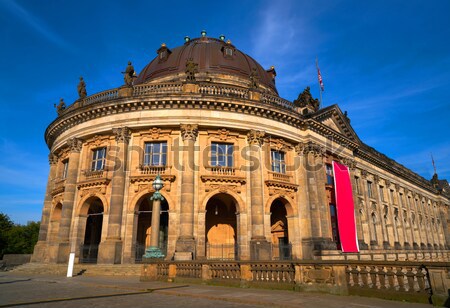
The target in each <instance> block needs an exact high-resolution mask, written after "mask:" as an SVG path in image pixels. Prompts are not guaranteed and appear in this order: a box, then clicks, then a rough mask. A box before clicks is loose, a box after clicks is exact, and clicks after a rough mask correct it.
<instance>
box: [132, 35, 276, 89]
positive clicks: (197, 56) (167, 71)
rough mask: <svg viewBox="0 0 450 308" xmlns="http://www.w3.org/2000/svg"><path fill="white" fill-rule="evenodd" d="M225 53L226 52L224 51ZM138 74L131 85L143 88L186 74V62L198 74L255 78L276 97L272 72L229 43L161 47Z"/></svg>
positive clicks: (211, 41)
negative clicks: (153, 82)
mask: <svg viewBox="0 0 450 308" xmlns="http://www.w3.org/2000/svg"><path fill="white" fill-rule="evenodd" d="M227 49H229V50H227ZM230 50H231V51H230ZM157 53H158V56H157V57H156V58H155V59H153V60H152V61H151V62H150V63H149V64H148V65H147V66H146V67H145V68H144V69H143V70H142V71H141V72H140V74H139V76H138V77H137V79H136V80H135V82H134V84H135V85H136V84H143V83H146V82H149V81H151V80H153V79H155V78H161V77H166V76H169V75H174V74H178V73H184V72H185V70H186V61H188V60H189V59H192V61H193V62H195V63H197V64H198V72H199V73H205V72H207V73H217V74H227V75H235V76H238V77H243V78H247V79H249V80H250V75H251V74H252V73H253V75H255V74H256V76H257V79H259V83H260V84H261V85H264V86H265V87H267V88H269V89H271V90H272V91H274V92H275V93H277V94H278V92H277V90H276V87H275V79H274V78H275V70H274V69H273V67H272V68H271V69H270V70H267V71H266V70H265V69H264V68H262V66H261V65H260V64H259V63H258V62H256V61H255V60H254V59H253V58H251V57H250V56H248V55H246V54H245V53H243V52H241V51H240V50H238V49H236V48H235V47H234V46H233V45H232V44H231V43H230V42H229V41H228V42H225V41H223V40H218V39H215V38H210V37H201V38H196V39H192V40H188V41H187V42H186V43H185V44H184V45H183V46H179V47H176V48H174V49H168V48H167V47H166V46H165V45H164V44H163V45H162V46H161V48H159V49H158V51H157Z"/></svg>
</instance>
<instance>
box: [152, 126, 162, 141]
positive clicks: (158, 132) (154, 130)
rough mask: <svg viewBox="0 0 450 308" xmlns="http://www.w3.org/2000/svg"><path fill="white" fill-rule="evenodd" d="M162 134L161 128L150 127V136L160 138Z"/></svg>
mask: <svg viewBox="0 0 450 308" xmlns="http://www.w3.org/2000/svg"><path fill="white" fill-rule="evenodd" d="M160 135H161V128H159V127H153V128H151V129H150V137H151V138H152V139H159V136H160Z"/></svg>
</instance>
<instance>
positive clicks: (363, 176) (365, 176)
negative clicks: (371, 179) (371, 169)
mask: <svg viewBox="0 0 450 308" xmlns="http://www.w3.org/2000/svg"><path fill="white" fill-rule="evenodd" d="M367 175H368V173H367V170H361V177H362V178H363V179H366V178H367Z"/></svg>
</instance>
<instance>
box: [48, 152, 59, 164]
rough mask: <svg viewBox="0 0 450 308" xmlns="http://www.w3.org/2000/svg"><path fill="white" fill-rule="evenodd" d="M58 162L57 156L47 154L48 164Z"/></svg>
mask: <svg viewBox="0 0 450 308" xmlns="http://www.w3.org/2000/svg"><path fill="white" fill-rule="evenodd" d="M57 162H58V156H57V155H56V154H54V153H50V154H48V163H49V164H50V165H54V164H56V163H57Z"/></svg>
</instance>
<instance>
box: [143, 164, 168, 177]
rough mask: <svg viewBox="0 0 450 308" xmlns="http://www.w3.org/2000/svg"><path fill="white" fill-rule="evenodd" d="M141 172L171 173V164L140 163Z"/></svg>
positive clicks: (147, 173)
mask: <svg viewBox="0 0 450 308" xmlns="http://www.w3.org/2000/svg"><path fill="white" fill-rule="evenodd" d="M139 172H140V174H142V175H157V174H161V175H162V174H170V167H169V166H150V165H140V166H139Z"/></svg>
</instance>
